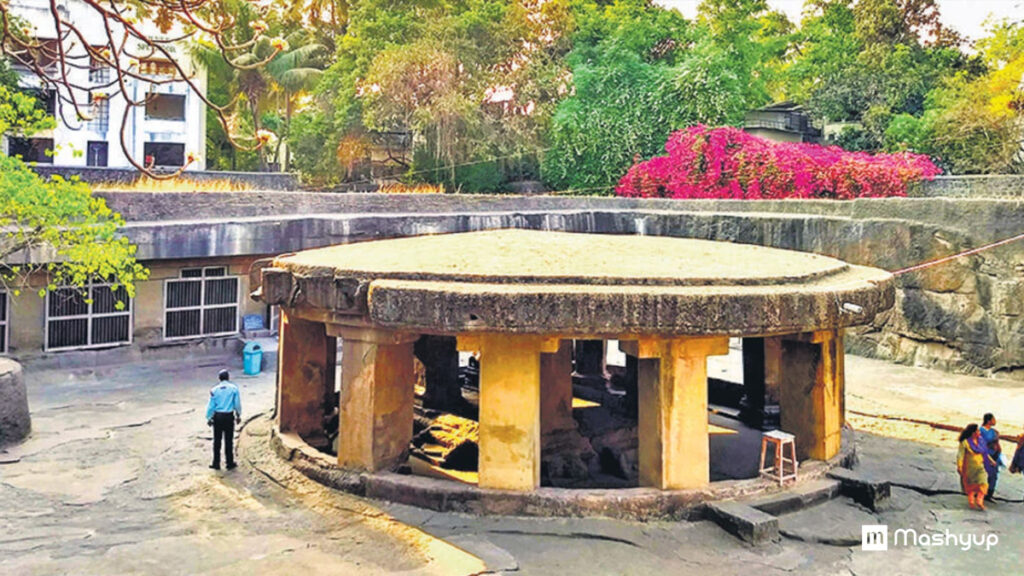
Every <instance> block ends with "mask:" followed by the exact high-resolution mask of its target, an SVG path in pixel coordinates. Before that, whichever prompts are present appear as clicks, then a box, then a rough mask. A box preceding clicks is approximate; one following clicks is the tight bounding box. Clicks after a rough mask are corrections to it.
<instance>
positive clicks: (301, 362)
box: [277, 307, 338, 437]
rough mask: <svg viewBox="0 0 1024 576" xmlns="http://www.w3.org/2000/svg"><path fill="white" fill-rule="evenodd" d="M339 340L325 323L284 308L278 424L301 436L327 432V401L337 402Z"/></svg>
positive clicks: (278, 355)
mask: <svg viewBox="0 0 1024 576" xmlns="http://www.w3.org/2000/svg"><path fill="white" fill-rule="evenodd" d="M337 346H338V343H337V340H335V339H334V338H332V337H331V336H329V335H328V334H327V331H326V330H325V328H324V325H323V323H321V322H312V321H309V320H304V319H302V318H299V317H297V316H295V315H294V314H293V313H292V311H291V310H289V309H287V308H285V307H282V308H281V329H280V336H279V340H278V345H277V425H278V427H279V428H280V430H281V431H282V432H293V433H295V434H298V435H299V436H300V437H308V436H313V435H321V434H323V418H324V414H325V408H326V406H327V403H328V402H330V403H333V396H334V371H335V370H334V369H335V364H336V357H337Z"/></svg>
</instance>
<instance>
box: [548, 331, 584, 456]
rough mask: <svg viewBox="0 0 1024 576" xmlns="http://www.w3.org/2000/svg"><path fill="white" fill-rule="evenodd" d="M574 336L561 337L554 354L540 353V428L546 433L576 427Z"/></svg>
mask: <svg viewBox="0 0 1024 576" xmlns="http://www.w3.org/2000/svg"><path fill="white" fill-rule="evenodd" d="M575 428H576V421H575V420H573V419H572V340H561V341H560V342H559V343H558V350H557V351H556V352H555V353H554V354H541V355H540V431H541V434H542V435H544V436H546V435H548V434H550V433H552V432H558V431H559V430H573V429H575Z"/></svg>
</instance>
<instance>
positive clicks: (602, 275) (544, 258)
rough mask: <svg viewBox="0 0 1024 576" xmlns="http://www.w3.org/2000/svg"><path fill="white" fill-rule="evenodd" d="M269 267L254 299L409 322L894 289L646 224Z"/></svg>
mask: <svg viewBox="0 0 1024 576" xmlns="http://www.w3.org/2000/svg"><path fill="white" fill-rule="evenodd" d="M273 266H274V268H271V269H265V270H264V273H263V285H262V292H261V298H262V299H263V300H264V301H265V302H267V303H270V304H280V305H284V306H289V307H291V306H297V307H303V306H304V307H309V308H314V309H317V310H324V311H327V312H329V313H333V314H338V315H353V314H358V315H362V316H364V317H365V318H366V320H368V321H369V322H370V323H372V324H373V325H374V326H380V327H386V328H389V329H394V330H409V331H417V332H421V333H466V332H502V333H513V334H521V333H522V334H559V333H562V334H566V333H569V334H589V335H611V336H613V337H616V336H617V337H621V336H623V335H629V334H645V335H657V334H685V335H688V336H697V335H714V336H739V335H768V334H787V333H795V332H811V331H815V330H835V329H837V328H845V327H847V326H851V325H858V324H863V323H866V322H867V321H870V319H871V318H873V317H874V315H875V314H876V313H878V312H880V311H883V310H887V309H889V308H890V307H891V306H892V304H893V298H894V290H893V284H892V276H891V275H890V274H888V273H887V272H885V271H883V270H878V269H875V268H866V267H861V266H852V265H850V264H847V263H845V262H842V261H840V260H836V259H834V258H829V257H826V256H819V255H815V254H808V253H803V252H794V251H788V250H778V249H774V248H765V247H762V246H752V245H744V244H731V243H727V242H711V241H706V240H692V239H679V238H667V237H650V236H622V235H606V234H573V233H565V232H539V231H533V230H491V231H485V232H470V233H465V234H447V235H437V236H417V237H414V238H400V239H394V240H381V241H375V242H367V243H358V244H344V245H339V246H331V247H328V248H320V249H315V250H307V251H304V252H300V253H298V254H291V255H285V256H282V257H279V258H277V259H276V260H275V261H274V264H273ZM844 303H851V304H854V305H856V308H852V309H851V310H859V311H858V312H856V313H853V312H849V311H845V312H844V310H843V309H842V307H841V306H842V304H844Z"/></svg>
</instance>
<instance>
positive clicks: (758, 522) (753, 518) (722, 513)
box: [708, 501, 779, 546]
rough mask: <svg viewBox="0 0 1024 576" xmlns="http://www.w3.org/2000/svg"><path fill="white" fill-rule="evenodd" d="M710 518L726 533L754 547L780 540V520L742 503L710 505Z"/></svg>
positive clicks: (731, 502)
mask: <svg viewBox="0 0 1024 576" xmlns="http://www.w3.org/2000/svg"><path fill="white" fill-rule="evenodd" d="M708 516H709V517H710V518H711V519H712V520H714V521H715V523H716V524H718V525H719V526H721V527H722V529H724V530H725V531H726V532H729V533H730V534H733V535H735V536H736V537H737V538H739V539H740V540H743V541H744V542H747V543H749V544H753V545H754V546H757V545H759V544H765V543H768V542H773V541H775V540H778V539H779V519H778V518H776V517H775V516H772V515H771V514H766V513H764V512H762V511H760V510H758V509H756V508H752V507H750V506H748V505H746V504H744V503H742V502H736V501H726V502H713V503H711V504H708Z"/></svg>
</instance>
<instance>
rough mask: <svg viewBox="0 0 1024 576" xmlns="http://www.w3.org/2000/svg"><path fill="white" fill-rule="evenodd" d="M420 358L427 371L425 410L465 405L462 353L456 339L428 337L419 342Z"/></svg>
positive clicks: (427, 335) (417, 346) (417, 353)
mask: <svg viewBox="0 0 1024 576" xmlns="http://www.w3.org/2000/svg"><path fill="white" fill-rule="evenodd" d="M414 350H415V352H416V357H417V358H419V360H420V362H422V363H423V367H424V368H425V369H426V380H427V382H426V385H427V390H426V393H425V394H424V395H423V407H424V408H433V409H435V410H450V409H451V408H453V407H455V406H457V405H458V404H460V403H461V402H462V388H461V387H460V386H459V351H458V350H457V349H456V348H455V338H454V337H453V336H433V335H429V334H424V335H423V336H421V337H420V339H419V340H417V341H416V345H415V347H414Z"/></svg>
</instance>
